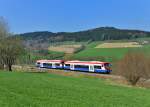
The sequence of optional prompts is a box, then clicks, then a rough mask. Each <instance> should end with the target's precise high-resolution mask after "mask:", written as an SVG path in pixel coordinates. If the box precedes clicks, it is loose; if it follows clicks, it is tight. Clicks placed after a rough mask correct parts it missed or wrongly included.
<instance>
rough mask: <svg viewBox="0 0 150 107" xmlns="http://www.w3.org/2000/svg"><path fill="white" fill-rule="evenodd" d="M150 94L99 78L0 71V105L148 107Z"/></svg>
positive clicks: (149, 92) (22, 106) (18, 106)
mask: <svg viewBox="0 0 150 107" xmlns="http://www.w3.org/2000/svg"><path fill="white" fill-rule="evenodd" d="M149 96H150V90H149V89H144V88H135V87H134V88H133V87H127V86H119V85H112V84H110V83H109V82H107V81H105V80H102V79H98V78H88V77H87V78H85V77H84V78H83V77H69V76H60V75H56V74H49V73H17V72H0V107H149V106H150V102H149V100H150V97H149Z"/></svg>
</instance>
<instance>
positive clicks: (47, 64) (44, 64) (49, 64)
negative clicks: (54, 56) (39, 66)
mask: <svg viewBox="0 0 150 107" xmlns="http://www.w3.org/2000/svg"><path fill="white" fill-rule="evenodd" d="M43 66H52V64H51V63H43Z"/></svg>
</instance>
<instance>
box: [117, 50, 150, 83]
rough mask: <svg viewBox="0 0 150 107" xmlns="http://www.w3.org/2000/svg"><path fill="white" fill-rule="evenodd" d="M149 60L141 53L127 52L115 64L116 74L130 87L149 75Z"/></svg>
mask: <svg viewBox="0 0 150 107" xmlns="http://www.w3.org/2000/svg"><path fill="white" fill-rule="evenodd" d="M149 64H150V60H149V58H148V57H146V56H145V55H144V53H141V52H129V53H127V54H126V55H125V57H124V58H123V59H122V60H121V61H119V62H118V63H117V73H119V74H120V75H122V76H124V77H125V78H126V79H127V81H128V82H129V83H130V84H131V85H136V84H137V82H138V81H139V80H140V79H141V78H144V79H147V78H149V75H150V67H149Z"/></svg>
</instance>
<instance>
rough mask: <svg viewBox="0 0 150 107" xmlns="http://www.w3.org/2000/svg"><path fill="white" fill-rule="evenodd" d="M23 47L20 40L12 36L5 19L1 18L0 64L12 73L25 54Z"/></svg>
mask: <svg viewBox="0 0 150 107" xmlns="http://www.w3.org/2000/svg"><path fill="white" fill-rule="evenodd" d="M23 50H24V49H23V45H22V42H21V40H20V39H19V38H16V37H13V36H11V34H10V33H9V30H8V25H7V23H6V21H5V20H4V19H3V18H0V62H1V65H2V66H4V65H6V66H7V68H8V70H9V71H12V65H13V64H15V61H16V59H17V58H18V57H19V55H21V54H22V52H23Z"/></svg>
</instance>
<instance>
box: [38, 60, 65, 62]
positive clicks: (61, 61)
mask: <svg viewBox="0 0 150 107" xmlns="http://www.w3.org/2000/svg"><path fill="white" fill-rule="evenodd" d="M37 62H63V60H37Z"/></svg>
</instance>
